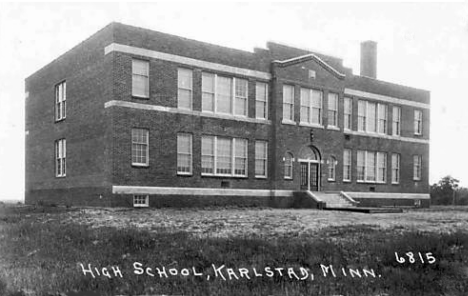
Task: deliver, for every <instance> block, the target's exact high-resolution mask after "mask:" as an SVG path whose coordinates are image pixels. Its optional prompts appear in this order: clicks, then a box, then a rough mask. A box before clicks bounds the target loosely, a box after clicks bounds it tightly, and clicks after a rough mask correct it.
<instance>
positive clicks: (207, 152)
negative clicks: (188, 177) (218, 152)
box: [201, 136, 215, 175]
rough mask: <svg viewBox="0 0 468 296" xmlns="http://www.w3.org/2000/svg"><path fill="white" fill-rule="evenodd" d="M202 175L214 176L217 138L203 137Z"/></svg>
mask: <svg viewBox="0 0 468 296" xmlns="http://www.w3.org/2000/svg"><path fill="white" fill-rule="evenodd" d="M201 149H202V169H201V172H202V175H212V174H214V167H215V137H212V136H203V137H202V148H201Z"/></svg>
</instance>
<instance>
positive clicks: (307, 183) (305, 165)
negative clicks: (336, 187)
mask: <svg viewBox="0 0 468 296" xmlns="http://www.w3.org/2000/svg"><path fill="white" fill-rule="evenodd" d="M320 158H321V157H320V152H319V150H318V149H317V148H315V147H314V146H306V147H302V148H301V151H300V152H299V157H298V162H299V166H300V169H301V175H300V176H301V180H300V181H301V182H300V185H301V190H311V191H319V190H320Z"/></svg>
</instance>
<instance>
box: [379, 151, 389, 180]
mask: <svg viewBox="0 0 468 296" xmlns="http://www.w3.org/2000/svg"><path fill="white" fill-rule="evenodd" d="M377 182H379V183H386V182H387V153H384V152H377Z"/></svg>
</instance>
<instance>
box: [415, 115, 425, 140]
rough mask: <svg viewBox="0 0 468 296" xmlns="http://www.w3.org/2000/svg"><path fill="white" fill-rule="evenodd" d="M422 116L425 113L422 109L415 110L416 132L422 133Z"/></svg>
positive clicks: (417, 133) (416, 133)
mask: <svg viewBox="0 0 468 296" xmlns="http://www.w3.org/2000/svg"><path fill="white" fill-rule="evenodd" d="M422 117H423V113H422V111H421V110H414V134H415V135H422V124H423V123H422Z"/></svg>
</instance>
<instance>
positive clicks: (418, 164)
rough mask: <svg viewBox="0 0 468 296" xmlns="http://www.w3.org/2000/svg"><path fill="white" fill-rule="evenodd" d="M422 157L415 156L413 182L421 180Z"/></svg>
mask: <svg viewBox="0 0 468 296" xmlns="http://www.w3.org/2000/svg"><path fill="white" fill-rule="evenodd" d="M421 168H422V156H421V155H413V180H414V181H420V180H421Z"/></svg>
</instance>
